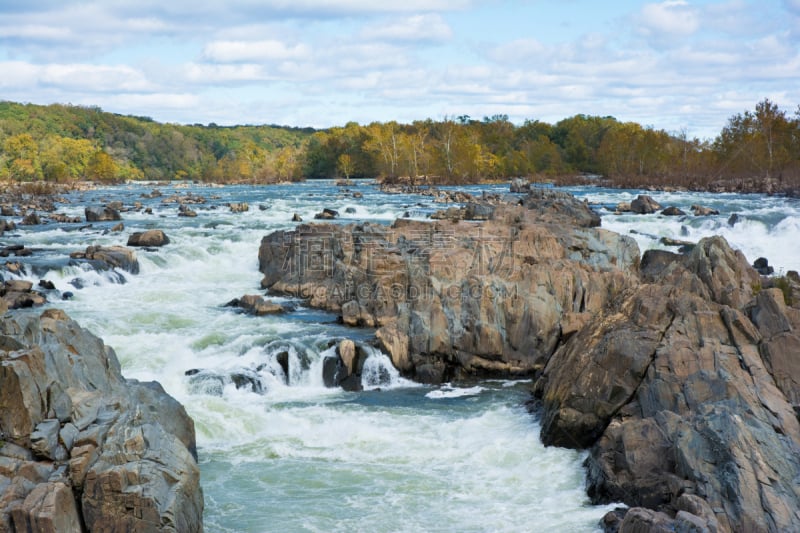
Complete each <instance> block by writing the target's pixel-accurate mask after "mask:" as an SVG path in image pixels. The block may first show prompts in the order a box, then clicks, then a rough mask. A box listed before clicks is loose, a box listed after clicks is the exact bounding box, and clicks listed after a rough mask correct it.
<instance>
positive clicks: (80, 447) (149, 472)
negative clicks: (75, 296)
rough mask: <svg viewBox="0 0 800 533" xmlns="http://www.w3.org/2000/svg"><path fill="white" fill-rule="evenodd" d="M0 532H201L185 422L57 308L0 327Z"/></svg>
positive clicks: (18, 316) (191, 440)
mask: <svg viewBox="0 0 800 533" xmlns="http://www.w3.org/2000/svg"><path fill="white" fill-rule="evenodd" d="M0 383H2V387H0V465H2V467H0V489H1V490H0V530H2V531H42V532H53V533H55V532H61V531H76V532H79V531H153V532H155V531H173V532H182V531H187V532H197V531H202V511H203V498H202V492H201V489H200V485H199V470H198V467H197V463H196V452H195V436H194V425H193V423H192V420H191V419H190V418H189V417H188V416H187V414H186V412H185V410H184V409H183V407H182V406H181V405H180V404H179V403H178V402H176V401H175V400H174V399H173V398H172V397H170V396H169V395H167V394H166V393H165V392H164V390H163V389H162V388H161V386H160V385H159V384H158V383H156V382H151V383H141V382H137V381H135V380H126V379H125V378H123V377H122V375H121V373H120V368H119V363H118V361H117V358H116V356H115V354H114V352H113V350H111V348H109V347H107V346H105V345H104V344H103V342H102V341H101V340H100V339H98V338H97V337H95V336H93V335H92V334H90V333H89V332H88V331H86V330H84V329H82V328H80V326H78V324H77V323H75V322H74V321H73V320H71V319H69V317H67V316H66V314H65V313H64V312H63V311H60V310H55V309H49V310H47V311H45V312H44V313H42V314H41V316H37V315H36V314H31V313H30V312H24V313H22V312H15V313H13V314H7V315H5V316H3V317H2V318H1V319H0Z"/></svg>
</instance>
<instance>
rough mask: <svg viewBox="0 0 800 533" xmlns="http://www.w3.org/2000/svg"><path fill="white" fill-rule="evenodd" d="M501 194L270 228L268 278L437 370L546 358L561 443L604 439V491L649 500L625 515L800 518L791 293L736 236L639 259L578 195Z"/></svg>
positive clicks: (555, 441) (596, 461)
mask: <svg viewBox="0 0 800 533" xmlns="http://www.w3.org/2000/svg"><path fill="white" fill-rule="evenodd" d="M490 207H491V208H492V209H491V214H489V215H488V217H487V218H488V220H486V221H483V222H474V221H468V220H464V219H463V218H464V217H465V216H466V210H464V213H463V214H461V215H459V216H457V217H455V216H454V217H452V218H451V220H448V221H445V222H419V221H408V220H398V221H396V222H395V223H394V224H393V225H392V226H391V227H385V226H379V225H372V224H360V225H350V226H335V225H331V224H320V225H301V226H298V227H297V228H296V229H295V230H294V231H287V232H277V233H274V234H272V235H268V236H267V237H265V238H264V239H263V240H262V244H261V249H260V251H259V261H260V268H261V271H262V273H263V274H264V279H263V281H262V284H263V286H264V287H265V288H268V289H270V290H271V291H275V292H278V293H282V294H290V295H294V296H300V297H304V298H307V299H308V302H309V304H310V305H312V306H316V307H321V308H325V309H329V310H333V311H336V312H339V313H341V317H342V320H343V322H344V323H346V324H350V325H353V326H359V325H365V326H373V327H377V328H378V329H377V332H376V336H377V338H378V340H379V342H380V343H381V346H382V348H383V349H384V350H385V351H386V352H387V353H389V354H390V355H391V357H392V361H393V363H394V364H395V366H397V367H398V368H399V369H400V370H401V371H403V372H404V373H405V374H406V375H408V376H411V377H413V378H415V379H417V380H419V381H423V382H440V381H442V380H447V379H455V378H464V377H469V376H491V375H494V376H515V375H531V374H535V375H536V378H537V379H536V381H535V386H534V393H535V396H536V397H537V398H538V409H537V413H538V414H539V416H541V421H542V439H543V440H544V442H545V443H547V444H551V445H559V446H567V447H572V448H589V449H590V456H589V458H588V460H587V471H588V492H589V495H590V496H591V498H592V500H593V501H594V502H598V503H600V502H623V503H625V504H627V505H629V506H631V509H630V510H627V512H625V511H622V512H620V513H614V514H610V515H609V516H608V517H606V520H605V526H606V527H607V528H608V530H609V531H623V532H628V533H629V532H634V531H650V530H652V531H718V532H722V531H798V530H800V483H798V480H800V423H798V416H799V415H798V413H800V333H798V332H800V310H798V309H797V308H795V307H791V306H790V305H788V304H787V303H786V301H787V300H785V299H784V292H782V291H781V290H780V289H769V288H766V287H767V284H766V283H765V281H767V280H765V279H763V278H761V277H760V276H759V275H758V273H757V272H756V271H755V270H754V269H753V268H752V267H751V266H750V265H749V264H748V262H747V260H746V259H745V258H744V257H743V256H742V254H741V253H739V252H735V251H733V250H732V249H731V248H730V247H729V246H728V244H727V243H726V242H725V240H724V239H722V238H718V237H717V238H710V239H704V240H702V241H700V242H699V243H697V245H696V246H694V247H693V248H692V249H691V251H688V252H687V253H686V254H685V255H678V254H673V253H670V252H664V251H648V252H647V253H645V255H644V257H643V258H642V261H641V263H640V262H639V261H638V259H639V252H638V249H637V248H636V245H635V244H634V243H633V242H632V241H631V240H630V239H629V238H627V237H623V236H619V235H616V234H614V233H611V232H607V231H604V230H602V229H599V228H597V227H596V226H597V225H598V224H599V221H597V220H596V216H595V215H594V213H592V212H591V210H590V209H588V207H587V206H585V205H582V204H581V202H577V201H575V200H574V199H571V198H569V197H566V196H564V195H559V194H556V193H551V192H547V191H539V190H534V191H533V192H532V193H531V194H530V195H529V196H528V197H527V198H526V199H525V200H524V205H523V206H518V205H500V204H496V205H492V206H490ZM482 212H487V213H488V211H482ZM448 218H450V217H448ZM789 278H791V276H789ZM791 279H794V278H791ZM762 287H764V288H762ZM796 289H798V288H797V287H792V290H796Z"/></svg>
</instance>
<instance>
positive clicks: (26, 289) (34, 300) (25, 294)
mask: <svg viewBox="0 0 800 533" xmlns="http://www.w3.org/2000/svg"><path fill="white" fill-rule="evenodd" d="M0 302H2V305H1V306H0V310H2V312H3V313H4V312H5V311H6V310H8V309H26V308H29V307H38V306H41V305H44V304H45V303H47V298H45V297H44V295H42V294H41V293H39V292H36V291H34V290H33V283H32V282H30V281H26V280H9V281H6V282H3V283H2V284H1V285H0ZM0 314H2V313H0Z"/></svg>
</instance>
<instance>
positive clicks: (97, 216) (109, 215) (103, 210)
mask: <svg viewBox="0 0 800 533" xmlns="http://www.w3.org/2000/svg"><path fill="white" fill-rule="evenodd" d="M84 213H85V215H86V222H106V221H113V220H122V217H121V216H120V214H119V211H118V210H116V209H113V208H111V207H108V206H106V207H87V208H86V209H85V210H84Z"/></svg>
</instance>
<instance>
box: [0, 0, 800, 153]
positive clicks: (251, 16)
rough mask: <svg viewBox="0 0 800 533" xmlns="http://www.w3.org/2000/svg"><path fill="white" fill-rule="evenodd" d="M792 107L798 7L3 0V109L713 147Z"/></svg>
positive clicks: (744, 0)
mask: <svg viewBox="0 0 800 533" xmlns="http://www.w3.org/2000/svg"><path fill="white" fill-rule="evenodd" d="M764 98H769V99H771V100H772V101H774V102H776V103H777V104H778V105H779V106H781V107H782V108H783V109H785V110H786V111H787V112H788V113H790V114H793V113H794V112H795V111H796V110H797V109H798V104H800V0H702V1H701V0H697V1H692V0H665V1H661V2H658V1H655V2H651V1H635V0H619V1H614V2H597V1H596V0H594V1H588V0H520V1H504V0H486V1H480V0H401V1H399V2H398V1H393V2H381V1H380V0H274V1H268V2H265V1H259V0H229V1H226V2H208V1H203V0H193V1H188V0H103V1H73V0H59V1H54V0H26V1H25V2H21V1H20V2H17V1H12V0H0V99H2V100H12V101H18V102H32V103H37V104H48V103H54V102H58V103H71V104H76V105H97V106H100V107H102V108H103V109H105V110H107V111H112V112H116V113H123V114H134V115H143V116H150V117H152V118H154V119H156V120H159V121H163V122H178V123H203V124H206V123H209V122H216V123H217V124H225V125H228V124H264V123H266V124H286V125H293V126H314V127H327V126H334V125H343V124H345V123H346V122H348V121H350V120H354V121H357V122H359V123H362V124H366V123H369V122H372V121H388V120H398V121H400V122H410V121H413V120H416V119H425V118H433V119H437V120H438V119H442V118H444V117H445V116H459V115H469V116H471V117H473V118H478V119H480V118H483V117H484V116H490V115H495V114H506V115H508V116H509V118H510V119H511V120H512V121H513V122H515V123H522V122H523V121H524V120H526V119H538V120H543V121H546V122H551V123H554V122H556V121H558V120H560V119H562V118H566V117H569V116H572V115H575V114H577V113H585V114H590V115H602V116H605V115H612V116H615V117H617V118H618V119H619V120H623V121H627V120H631V121H636V122H639V123H640V124H643V125H649V126H653V127H655V128H660V129H662V128H663V129H666V130H668V131H671V132H678V131H685V132H686V133H688V135H690V136H692V137H699V138H712V137H714V136H715V135H716V134H717V133H719V131H720V129H721V128H722V127H723V126H724V125H725V123H726V121H727V119H728V118H729V117H730V116H731V115H733V114H735V113H740V112H743V111H745V110H747V109H753V108H754V107H755V104H756V103H757V102H758V101H760V100H763V99H764Z"/></svg>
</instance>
